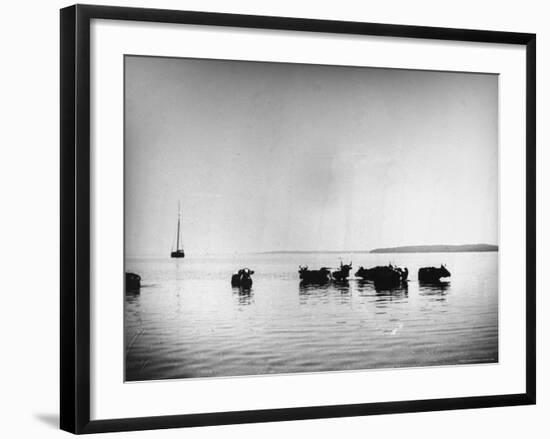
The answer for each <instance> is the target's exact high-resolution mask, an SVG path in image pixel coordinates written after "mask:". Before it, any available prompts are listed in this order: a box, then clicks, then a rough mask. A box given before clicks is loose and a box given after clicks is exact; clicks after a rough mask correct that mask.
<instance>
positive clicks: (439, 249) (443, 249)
mask: <svg viewBox="0 0 550 439" xmlns="http://www.w3.org/2000/svg"><path fill="white" fill-rule="evenodd" d="M497 251H498V245H492V244H465V245H408V246H403V247H388V248H375V249H374V250H275V251H267V252H259V253H258V254H261V255H284V254H320V253H331V254H351V253H464V252H497Z"/></svg>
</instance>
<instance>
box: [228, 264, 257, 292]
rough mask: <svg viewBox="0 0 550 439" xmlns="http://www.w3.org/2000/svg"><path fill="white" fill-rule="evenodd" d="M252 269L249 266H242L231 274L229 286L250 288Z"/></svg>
mask: <svg viewBox="0 0 550 439" xmlns="http://www.w3.org/2000/svg"><path fill="white" fill-rule="evenodd" d="M253 274H254V271H253V270H251V269H249V268H242V269H240V270H239V271H237V272H236V273H235V274H233V276H231V286H232V287H241V288H250V287H251V286H252V277H251V276H252V275H253Z"/></svg>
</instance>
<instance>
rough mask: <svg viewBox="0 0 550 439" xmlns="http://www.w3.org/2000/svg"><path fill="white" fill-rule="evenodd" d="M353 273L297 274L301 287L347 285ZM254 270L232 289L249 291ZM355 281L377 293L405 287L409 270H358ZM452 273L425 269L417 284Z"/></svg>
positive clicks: (345, 268) (346, 269)
mask: <svg viewBox="0 0 550 439" xmlns="http://www.w3.org/2000/svg"><path fill="white" fill-rule="evenodd" d="M351 269H352V263H351V262H350V263H349V264H343V263H342V262H340V267H339V269H337V270H334V271H331V269H330V268H328V267H321V268H320V269H318V270H310V269H309V267H308V266H307V265H306V266H304V267H302V266H301V265H300V266H299V269H298V273H299V275H300V279H301V283H302V284H319V285H322V284H326V283H328V282H345V281H347V280H348V277H349V274H350V272H351ZM253 274H254V271H253V270H250V269H249V268H243V269H241V270H239V271H238V272H236V273H235V274H233V276H232V277H231V285H232V286H234V287H241V288H250V287H251V286H252V275H253ZM355 276H356V277H359V278H361V279H362V280H364V281H370V282H373V283H374V287H375V288H377V289H388V288H398V287H401V286H404V285H406V282H407V278H408V276H409V270H408V269H407V268H406V267H405V268H401V267H397V266H395V265H393V264H388V265H383V266H377V267H373V268H364V267H359V269H358V270H357V272H356V273H355ZM449 276H451V273H450V272H449V270H448V269H447V267H445V266H444V265H441V267H423V268H420V269H419V270H418V281H419V282H421V283H439V282H440V281H441V278H445V277H449Z"/></svg>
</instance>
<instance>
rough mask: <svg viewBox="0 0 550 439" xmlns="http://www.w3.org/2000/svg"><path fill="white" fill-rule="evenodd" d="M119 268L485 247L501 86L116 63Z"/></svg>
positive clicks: (301, 70)
mask: <svg viewBox="0 0 550 439" xmlns="http://www.w3.org/2000/svg"><path fill="white" fill-rule="evenodd" d="M124 99H125V145H124V146H125V237H126V254H127V255H128V256H168V255H169V252H170V251H171V249H172V247H173V246H174V243H175V234H176V225H177V216H178V203H180V205H181V233H182V241H183V245H184V249H185V252H186V255H187V256H189V255H193V254H196V255H204V254H232V253H248V252H263V251H288V250H298V251H323V250H338V251H340V250H341V251H345V250H348V251H350V250H370V249H373V248H377V247H393V246H400V245H424V244H470V243H489V244H498V76H496V75H490V74H474V73H455V72H432V71H413V70H398V69H377V68H366V67H342V66H321V65H304V64H288V63H264V62H247V61H223V60H201V59H185V58H161V57H138V56H126V57H125V97H124Z"/></svg>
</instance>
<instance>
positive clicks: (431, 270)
mask: <svg viewBox="0 0 550 439" xmlns="http://www.w3.org/2000/svg"><path fill="white" fill-rule="evenodd" d="M450 276H451V272H450V271H449V270H447V267H445V266H444V265H443V264H441V267H439V268H437V267H422V268H421V269H420V270H418V281H419V282H424V283H439V282H441V278H442V277H450Z"/></svg>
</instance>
